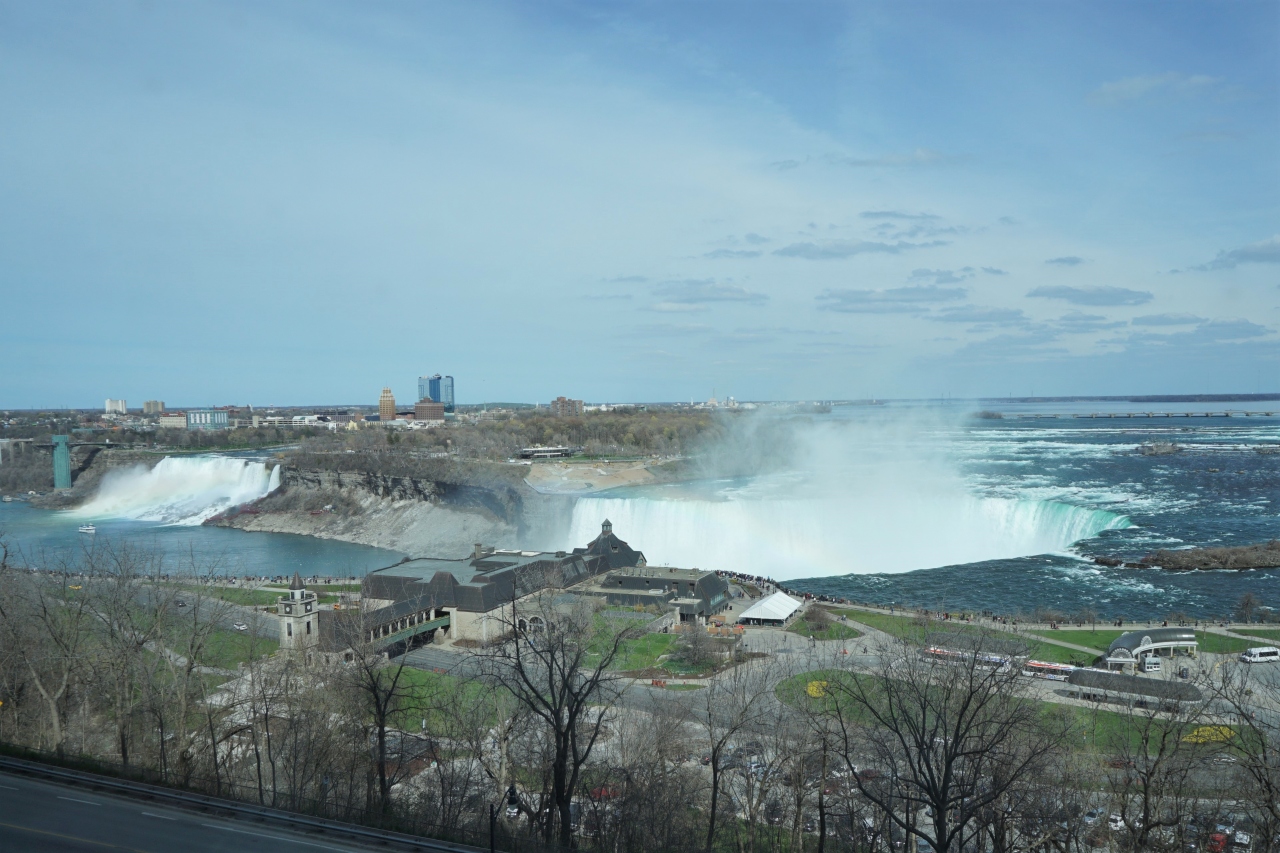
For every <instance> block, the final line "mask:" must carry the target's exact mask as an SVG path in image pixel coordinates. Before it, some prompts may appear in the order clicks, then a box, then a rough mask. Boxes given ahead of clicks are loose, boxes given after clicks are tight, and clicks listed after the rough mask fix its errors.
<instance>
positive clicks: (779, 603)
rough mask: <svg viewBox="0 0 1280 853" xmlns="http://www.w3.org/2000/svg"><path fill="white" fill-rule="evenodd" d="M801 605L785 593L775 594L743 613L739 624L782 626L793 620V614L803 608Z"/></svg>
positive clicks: (739, 618)
mask: <svg viewBox="0 0 1280 853" xmlns="http://www.w3.org/2000/svg"><path fill="white" fill-rule="evenodd" d="M801 606H802V605H801V603H800V602H799V601H796V600H795V599H794V598H792V597H791V596H789V595H787V594H786V593H785V592H775V593H774V594H773V595H771V596H769V597H768V598H762V599H760V600H759V601H757V602H756V603H755V604H753V605H751V606H750V607H748V608H747V609H746V610H744V611H742V615H740V616H739V617H738V622H739V623H745V624H751V625H760V624H764V623H770V624H781V623H783V622H786V621H787V620H788V619H790V618H791V614H793V613H795V612H796V611H797V610H799V609H800V608H801Z"/></svg>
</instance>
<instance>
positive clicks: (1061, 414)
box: [569, 403, 1280, 619]
mask: <svg viewBox="0 0 1280 853" xmlns="http://www.w3.org/2000/svg"><path fill="white" fill-rule="evenodd" d="M1086 407H1087V408H1086ZM1135 408H1137V407H1135V406H1134V404H1131V403H1127V404H1100V403H1070V404H1044V403H1039V404H1036V405H1034V406H1029V405H1018V404H1006V405H1001V406H1000V409H1001V414H1002V415H1003V416H1002V417H991V418H987V419H983V418H974V417H970V416H968V414H967V413H966V414H960V413H949V412H948V411H946V409H945V408H942V407H925V406H917V407H905V406H904V407H897V408H895V407H894V406H886V407H883V408H881V407H865V408H864V407H837V408H836V409H835V410H834V412H833V413H832V414H831V415H828V416H818V417H815V418H814V419H813V422H812V424H811V425H808V426H806V427H805V428H804V429H801V430H799V431H798V433H797V435H798V437H799V439H800V440H801V442H802V443H804V444H806V445H807V446H806V447H805V448H804V450H805V452H804V453H803V454H802V455H801V458H800V464H799V465H797V466H796V470H790V471H787V472H784V473H777V474H772V475H763V476H756V477H748V478H739V479H726V480H720V481H713V482H706V483H699V484H680V485H664V486H650V487H641V488H632V489H629V490H613V491H610V492H605V493H603V494H602V495H600V496H599V497H592V498H583V499H580V500H579V501H578V503H577V505H576V506H575V508H574V520H573V525H572V526H573V530H572V534H571V536H570V537H569V538H570V540H571V541H573V542H575V543H576V542H578V541H587V540H586V539H585V538H584V537H587V538H589V536H588V534H589V533H590V532H591V531H592V529H593V527H594V528H595V529H598V525H599V523H600V519H601V518H603V517H608V518H609V519H610V520H611V521H612V522H613V523H614V528H615V529H616V530H618V531H619V532H620V533H621V534H622V535H623V536H624V538H628V539H629V541H631V542H632V544H633V545H635V546H636V547H639V548H641V549H642V550H644V551H645V555H646V557H647V558H648V559H649V561H650V563H651V564H670V565H679V566H698V567H703V568H716V569H727V570H730V571H737V572H743V573H746V574H752V575H762V576H766V577H772V578H774V579H777V580H779V581H785V582H786V583H787V585H788V586H789V587H791V588H793V589H795V590H798V591H804V592H812V593H815V594H824V595H829V596H833V597H836V598H847V599H849V600H852V601H861V602H868V603H873V604H898V605H910V606H918V607H927V608H931V609H938V610H957V609H967V610H976V611H984V610H990V611H994V612H997V613H1018V612H1023V613H1032V612H1034V611H1035V610H1037V609H1039V610H1042V611H1056V612H1058V613H1063V614H1074V613H1079V612H1082V611H1086V610H1088V611H1093V612H1094V613H1097V614H1098V615H1100V616H1103V617H1108V616H1111V617H1124V618H1133V619H1137V618H1142V619H1156V618H1165V617H1167V616H1169V615H1176V614H1185V615H1187V616H1188V617H1191V618H1205V617H1209V618H1213V617H1218V616H1222V617H1225V616H1228V615H1229V614H1230V613H1231V611H1232V609H1233V608H1234V606H1235V602H1236V601H1237V600H1238V599H1239V598H1240V596H1241V595H1243V594H1244V593H1245V592H1252V593H1254V594H1255V595H1257V596H1259V597H1260V598H1261V599H1262V600H1263V601H1266V602H1277V600H1280V570H1258V571H1248V572H1235V571H1205V572H1178V573H1175V572H1166V571H1163V570H1160V569H1154V568H1142V569H1135V568H1125V567H1123V566H1115V567H1111V566H1103V565H1099V564H1097V563H1095V562H1093V558H1094V557H1095V556H1107V557H1117V558H1122V559H1124V560H1126V561H1136V560H1137V559H1139V558H1140V557H1141V556H1142V555H1144V554H1146V553H1149V552H1151V551H1153V550H1155V549H1158V548H1165V549H1181V548H1190V547H1209V546H1222V545H1241V544H1247V543H1253V542H1263V541H1267V540H1269V539H1273V538H1276V537H1277V536H1280V514H1278V513H1280V453H1277V451H1280V419H1277V418H1275V417H1244V416H1241V414H1239V413H1237V415H1236V416H1234V417H1190V418H1187V417H1178V418H1136V419H1135V418H1114V417H1107V415H1114V414H1117V413H1127V412H1129V411H1132V410H1134V409H1135ZM1151 408H1153V409H1155V410H1156V411H1164V410H1166V409H1169V408H1171V407H1170V406H1168V405H1166V406H1164V407H1160V406H1152V407H1151ZM1173 408H1176V409H1177V411H1178V412H1180V413H1188V412H1189V413H1202V412H1204V411H1206V409H1207V407H1205V406H1197V405H1195V404H1178V405H1176V406H1175V407H1173ZM1081 409H1086V410H1087V411H1089V412H1091V413H1097V414H1098V415H1100V416H1101V417H1097V418H1072V417H1067V415H1069V414H1072V413H1075V412H1078V411H1080V410H1081ZM1220 410H1221V407H1220V406H1219V411H1220ZM968 411H971V408H970V409H969V410H968ZM1033 413H1035V414H1048V415H1057V416H1058V417H1048V418H1031V417H1026V416H1027V415H1030V414H1033ZM1159 445H1164V446H1167V449H1168V452H1166V453H1160V454H1151V455H1144V454H1143V453H1142V452H1141V451H1140V449H1141V448H1142V447H1143V446H1146V447H1148V448H1151V447H1156V446H1159Z"/></svg>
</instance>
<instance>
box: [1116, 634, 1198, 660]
mask: <svg viewBox="0 0 1280 853" xmlns="http://www.w3.org/2000/svg"><path fill="white" fill-rule="evenodd" d="M1194 642H1196V632H1195V631H1193V630H1191V629H1190V628H1147V629H1145V630H1142V631H1128V632H1126V633H1124V634H1121V635H1120V636H1119V637H1116V638H1115V639H1114V640H1112V641H1111V645H1110V646H1108V647H1107V654H1108V655H1112V654H1115V653H1116V652H1117V651H1125V652H1128V653H1129V655H1130V656H1132V655H1134V654H1135V653H1136V652H1137V651H1138V649H1141V648H1147V647H1149V646H1153V645H1159V644H1161V643H1186V644H1188V645H1190V644H1192V643H1194Z"/></svg>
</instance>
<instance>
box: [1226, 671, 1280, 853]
mask: <svg viewBox="0 0 1280 853" xmlns="http://www.w3.org/2000/svg"><path fill="white" fill-rule="evenodd" d="M1218 687H1219V692H1220V696H1221V699H1222V702H1223V703H1224V704H1225V705H1226V706H1227V707H1228V708H1229V709H1230V711H1231V713H1232V716H1234V718H1235V719H1234V721H1233V723H1234V728H1235V730H1236V731H1237V733H1236V736H1235V737H1232V738H1230V739H1229V740H1228V741H1226V742H1225V744H1224V748H1225V754H1226V755H1228V756H1230V758H1232V759H1234V762H1225V763H1226V764H1228V765H1233V766H1235V767H1238V770H1237V772H1236V779H1237V785H1236V786H1235V792H1236V794H1237V795H1238V796H1239V798H1240V800H1241V801H1242V802H1243V803H1244V804H1245V805H1246V807H1247V809H1248V812H1249V814H1250V816H1251V817H1252V818H1253V820H1254V822H1255V823H1256V824H1257V829H1258V831H1257V832H1256V833H1254V836H1255V838H1256V839H1257V841H1258V849H1259V850H1260V851H1263V853H1270V851H1274V850H1276V849H1277V848H1278V847H1280V844H1277V841H1278V840H1280V717H1277V715H1276V712H1275V709H1276V708H1277V707H1280V672H1276V671H1275V669H1274V668H1273V667H1271V666H1267V665H1262V666H1255V665H1250V664H1243V663H1240V664H1236V665H1234V666H1232V665H1230V664H1228V665H1227V666H1226V667H1223V668H1222V676H1221V682H1220V683H1219V685H1218Z"/></svg>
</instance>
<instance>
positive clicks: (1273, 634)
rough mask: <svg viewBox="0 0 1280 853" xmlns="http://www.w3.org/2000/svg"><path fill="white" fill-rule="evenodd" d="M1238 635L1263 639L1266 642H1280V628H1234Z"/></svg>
mask: <svg viewBox="0 0 1280 853" xmlns="http://www.w3.org/2000/svg"><path fill="white" fill-rule="evenodd" d="M1231 630H1233V631H1235V632H1236V633H1237V634H1248V635H1249V636H1250V637H1261V638H1262V639H1264V640H1271V641H1273V642H1274V641H1276V640H1280V628H1232V629H1231Z"/></svg>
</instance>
